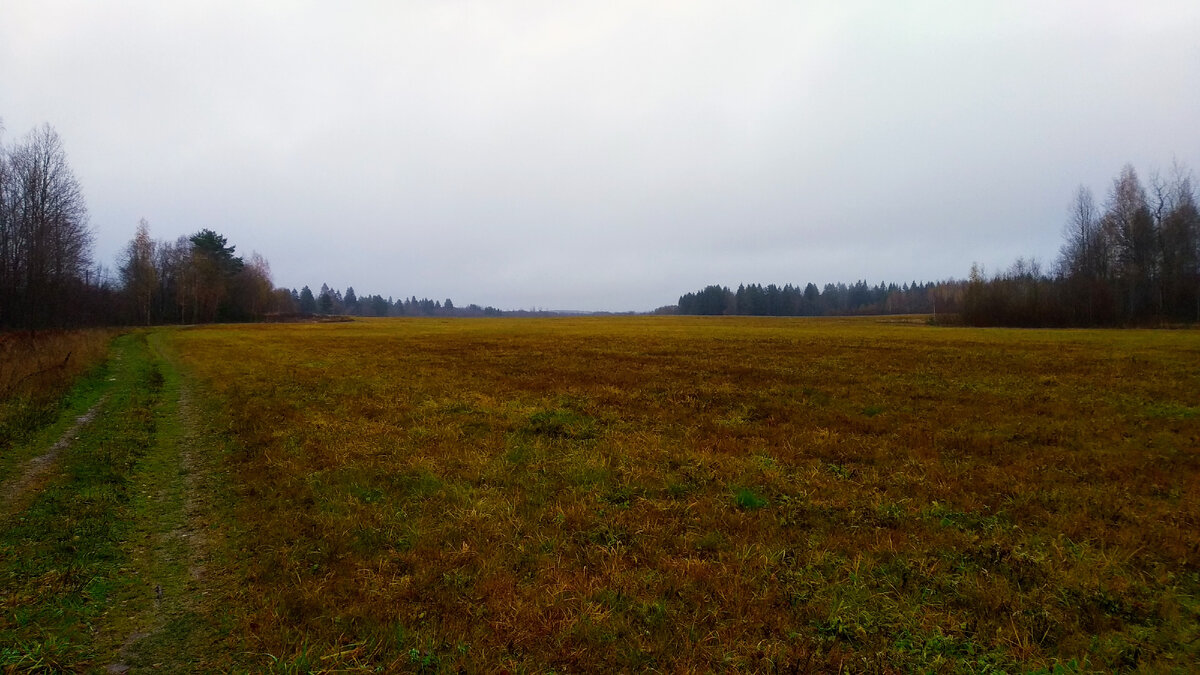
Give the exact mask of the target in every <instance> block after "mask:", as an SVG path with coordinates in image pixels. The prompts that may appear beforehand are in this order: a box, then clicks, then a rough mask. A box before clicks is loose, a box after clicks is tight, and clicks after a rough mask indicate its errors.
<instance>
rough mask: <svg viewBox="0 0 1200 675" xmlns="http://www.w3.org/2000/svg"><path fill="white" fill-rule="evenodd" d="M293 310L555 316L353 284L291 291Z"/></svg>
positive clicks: (368, 314)
mask: <svg viewBox="0 0 1200 675" xmlns="http://www.w3.org/2000/svg"><path fill="white" fill-rule="evenodd" d="M290 303H291V307H292V308H293V310H292V311H295V312H299V313H300V314H315V315H341V316H381V317H382V316H456V317H483V316H554V315H556V313H555V312H546V311H540V310H501V309H497V308H495V307H492V306H490V305H489V306H487V307H481V306H479V305H476V304H470V305H466V306H458V305H455V304H454V301H453V300H451V299H450V298H446V299H445V300H444V301H443V300H430V299H429V298H421V299H419V300H418V299H417V296H415V295H414V296H412V297H408V298H392V297H391V296H388V297H386V298H385V297H383V296H382V295H378V294H374V295H359V294H358V293H356V292H355V290H354V287H353V286H348V287H347V288H346V291H345V293H343V292H341V291H339V290H337V289H335V288H330V287H329V285H328V284H321V289H320V290H319V291H317V292H316V293H313V291H312V289H311V288H309V287H308V286H304V287H303V288H301V289H300V290H299V291H297V290H295V289H293V290H292V291H291V292H290Z"/></svg>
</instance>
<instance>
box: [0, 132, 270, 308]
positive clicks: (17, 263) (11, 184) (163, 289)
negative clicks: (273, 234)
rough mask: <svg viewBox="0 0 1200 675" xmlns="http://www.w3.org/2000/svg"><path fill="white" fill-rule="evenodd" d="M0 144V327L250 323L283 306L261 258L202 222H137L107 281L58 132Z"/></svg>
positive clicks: (29, 136)
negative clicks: (167, 229)
mask: <svg viewBox="0 0 1200 675" xmlns="http://www.w3.org/2000/svg"><path fill="white" fill-rule="evenodd" d="M2 131H3V129H2V128H0V132H2ZM2 141H3V138H0V330H6V329H25V330H34V329H42V328H62V327H71V326H82V325H103V324H109V325H113V324H130V323H134V324H143V325H146V324H156V323H202V322H209V321H248V320H254V319H259V318H262V317H263V316H264V315H266V314H268V313H271V312H277V311H281V308H286V307H290V303H291V297H290V295H289V293H288V291H287V290H286V289H280V290H275V289H273V288H272V285H271V271H270V266H269V265H268V264H267V261H266V260H265V259H263V257H262V256H260V255H258V254H253V255H252V256H251V257H250V260H249V261H246V260H243V259H242V258H241V257H239V256H237V255H235V254H234V247H233V246H232V245H229V244H228V242H227V240H226V239H225V237H224V236H222V235H220V234H218V233H216V232H215V231H213V230H210V229H203V230H200V231H199V232H197V233H195V234H193V235H191V236H187V237H180V238H179V239H177V240H175V241H155V240H154V239H152V238H151V237H150V231H149V225H148V224H147V223H146V221H145V220H142V222H141V223H139V224H138V227H137V231H136V233H135V234H134V237H133V239H132V240H131V241H130V242H129V244H128V245H127V246H126V247H125V249H124V251H123V252H122V254H121V258H120V260H119V261H118V265H119V270H118V271H119V273H118V275H117V278H116V279H113V278H112V277H110V275H109V274H108V273H107V272H106V271H105V269H104V267H102V266H100V265H95V264H94V261H93V251H92V247H93V240H92V232H91V229H90V228H89V226H88V212H87V205H86V204H85V203H84V199H83V191H82V189H81V188H80V185H79V182H78V180H76V178H75V174H74V173H73V172H72V171H71V167H70V165H69V164H68V162H67V155H66V152H65V151H64V150H63V145H62V141H61V139H60V138H59V136H58V133H57V132H56V131H54V129H53V128H52V127H50V126H49V125H44V126H42V127H40V128H38V129H34V130H33V131H31V132H30V133H29V134H28V135H27V136H26V137H25V138H24V139H23V140H22V141H20V142H17V143H15V144H12V145H9V144H5V143H3V142H2Z"/></svg>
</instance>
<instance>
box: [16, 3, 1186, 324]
mask: <svg viewBox="0 0 1200 675" xmlns="http://www.w3.org/2000/svg"><path fill="white" fill-rule="evenodd" d="M0 14H2V17H0V118H2V119H3V121H4V126H5V128H6V129H7V131H6V134H5V138H6V139H7V141H9V142H11V141H13V140H16V139H18V138H20V137H21V136H23V135H24V134H25V133H26V132H27V131H28V130H29V129H30V128H32V127H33V126H35V125H39V124H41V123H49V124H51V125H52V126H54V127H55V128H56V129H57V130H58V132H59V134H60V135H61V137H62V139H63V142H64V144H65V146H66V149H67V152H68V154H69V156H70V161H71V165H72V166H73V168H74V169H75V172H76V174H77V176H78V178H79V180H80V182H81V184H82V186H83V188H84V192H85V195H86V198H87V203H88V206H89V208H90V212H91V224H92V226H93V228H94V229H95V231H96V242H97V250H96V254H97V257H98V258H99V259H100V260H101V261H103V262H105V263H106V264H109V265H110V266H111V265H113V264H114V263H113V261H114V260H115V258H116V256H117V253H118V251H119V250H120V248H121V247H122V246H123V245H124V244H125V243H126V242H127V241H128V240H129V239H130V238H131V237H132V235H133V232H134V228H135V227H136V224H137V222H138V219H139V218H142V217H145V218H146V219H148V220H149V222H150V226H151V233H152V234H153V235H154V236H156V237H159V238H172V239H173V238H175V237H177V236H179V235H181V234H190V233H192V232H195V231H196V230H198V229H200V228H203V227H209V228H212V229H214V230H217V231H218V232H221V233H222V234H224V235H226V236H227V237H228V238H229V240H230V242H231V243H233V244H235V245H237V247H238V251H239V252H240V253H246V254H248V253H250V252H251V251H252V250H253V251H258V252H259V253H261V254H263V255H264V256H265V257H266V258H267V259H268V260H269V261H270V262H271V266H272V269H273V272H274V277H275V282H276V284H278V285H282V286H287V287H297V288H298V287H300V286H301V285H303V284H309V285H311V286H313V287H314V289H315V288H318V287H319V286H320V284H321V283H323V282H325V283H328V284H329V285H330V286H332V287H335V288H339V289H344V288H345V287H346V286H347V285H353V286H354V288H355V289H356V291H358V293H359V294H363V293H381V294H383V295H385V296H386V295H395V296H409V295H414V294H415V295H417V296H429V297H431V298H435V299H443V298H445V297H451V298H453V299H454V300H455V302H457V303H459V304H465V303H469V302H476V303H479V304H485V305H486V304H491V305H495V306H498V307H502V308H530V307H540V308H549V309H596V310H645V309H651V308H653V307H656V306H658V305H662V304H669V303H672V302H674V301H675V299H676V298H678V296H679V295H680V294H681V293H683V292H686V291H690V290H695V289H697V288H700V287H701V286H703V285H705V284H708V283H721V284H728V285H731V286H736V285H737V284H738V283H740V282H761V283H779V284H783V283H801V284H802V283H805V282H808V281H814V282H817V283H818V284H819V285H820V284H824V283H825V282H828V281H838V280H844V281H847V282H852V281H854V280H857V279H866V280H868V281H870V282H872V283H875V282H878V281H897V282H900V281H905V280H913V279H918V280H938V279H943V278H947V277H963V276H965V275H966V274H967V272H968V270H969V268H970V265H971V263H972V262H980V263H982V264H984V265H985V266H987V267H988V268H991V269H994V268H1000V267H1004V266H1007V264H1008V263H1010V262H1011V261H1012V260H1013V259H1014V258H1015V257H1017V256H1030V255H1033V256H1037V257H1039V258H1041V259H1042V260H1044V261H1045V262H1047V263H1050V262H1052V261H1053V258H1054V256H1055V254H1056V252H1057V250H1058V246H1059V243H1060V232H1061V228H1062V225H1063V223H1064V221H1065V219H1066V210H1067V205H1068V202H1069V201H1070V200H1071V198H1072V196H1073V193H1074V190H1075V188H1076V187H1077V186H1078V185H1080V184H1085V185H1089V186H1091V187H1092V188H1093V189H1094V190H1096V192H1097V195H1098V196H1099V197H1100V198H1103V197H1104V196H1105V194H1106V193H1107V191H1108V187H1109V185H1110V183H1111V180H1112V178H1113V177H1115V176H1116V175H1117V173H1118V171H1119V170H1120V168H1121V166H1122V165H1123V164H1124V163H1126V162H1131V163H1132V164H1133V165H1134V166H1135V167H1136V168H1137V169H1138V171H1139V173H1140V174H1141V176H1142V178H1143V180H1145V179H1147V178H1148V177H1149V173H1150V172H1151V171H1152V170H1154V169H1159V170H1161V171H1163V172H1164V173H1165V172H1166V170H1167V169H1169V167H1170V165H1171V163H1172V161H1173V160H1176V159H1177V160H1179V161H1180V162H1183V163H1186V164H1188V165H1189V166H1190V167H1192V168H1193V169H1194V170H1200V2H1196V1H1195V0H1179V1H1174V2H1167V1H1162V2H1156V1H1153V0H1146V1H1139V2H1128V1H1122V2H1105V1H1078V2H1046V1H1045V0H1039V1H1034V2H1015V1H1009V0H1005V1H1004V2H1000V1H996V2H982V1H979V2H974V1H963V0H953V1H947V2H890V1H889V2H799V1H790V2H749V1H745V0H741V1H738V2H703V1H687V2H621V1H614V0H605V1H604V2H594V3H592V2H558V1H553V2H498V1H494V0H492V1H483V2H337V3H334V2H245V1H244V0H237V1H232V2H182V1H179V0H172V1H170V2H162V1H161V0H159V1H154V2H94V1H91V0H81V1H79V2H56V1H50V0H5V1H4V3H3V8H2V10H0Z"/></svg>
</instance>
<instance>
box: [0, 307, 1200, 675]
mask: <svg viewBox="0 0 1200 675" xmlns="http://www.w3.org/2000/svg"><path fill="white" fill-rule="evenodd" d="M151 338H152V342H154V341H158V342H161V343H162V345H164V346H163V349H164V350H166V351H167V352H169V353H170V354H171V355H172V356H171V358H170V359H168V360H165V361H162V365H161V366H160V368H161V369H162V370H163V371H164V372H166V373H167V374H168V377H167V378H166V384H165V385H159V388H157V389H145V388H143V392H151V393H152V394H153V395H154V396H155V397H158V398H160V399H164V400H168V401H169V399H170V396H171V395H172V394H171V392H173V391H175V389H177V388H180V387H182V388H183V390H185V391H187V390H189V388H191V387H194V388H195V391H196V393H197V396H198V397H199V398H201V399H202V404H201V403H197V404H195V405H194V406H191V407H192V409H193V410H194V411H196V412H195V413H194V414H193V415H192V416H191V418H186V419H185V418H179V419H183V421H182V422H177V423H172V424H177V425H182V427H181V428H175V427H174V426H172V425H166V426H163V423H161V422H160V426H159V428H161V429H163V430H164V431H165V432H167V436H168V437H174V436H178V437H179V438H182V439H189V438H190V439H193V440H191V441H188V442H187V443H183V441H180V443H182V444H183V445H184V446H185V447H191V450H190V451H189V452H190V453H191V454H192V455H197V453H200V455H198V456H202V457H204V458H206V459H204V460H203V461H200V460H192V461H190V462H184V465H186V466H187V467H189V470H190V471H192V472H200V473H204V472H207V473H205V475H206V476H207V478H206V479H204V480H205V481H207V482H204V481H201V484H203V485H204V486H205V487H204V491H203V492H202V493H201V495H200V496H199V498H200V499H201V501H204V496H205V495H209V497H208V501H210V502H212V503H211V504H210V505H209V506H207V507H204V506H203V504H201V506H193V507H190V508H188V509H184V508H182V507H180V508H179V509H176V510H175V511H173V512H172V513H178V512H183V511H187V512H189V513H190V512H200V513H203V514H206V515H205V516H204V518H205V520H204V522H203V525H204V528H203V529H204V531H205V532H207V534H206V535H205V536H204V537H203V538H202V541H201V542H200V547H201V548H204V549H205V552H203V553H193V554H191V555H192V556H193V557H196V556H199V557H201V558H203V559H204V560H205V572H204V575H203V576H202V577H197V578H194V579H191V580H188V579H185V578H184V573H183V572H181V571H178V570H177V571H175V572H172V569H174V568H175V567H180V566H181V565H182V563H180V562H178V560H182V559H185V558H187V555H186V554H185V553H180V554H178V555H176V556H174V557H172V556H169V555H168V556H166V557H165V558H164V559H165V560H166V561H167V562H166V563H162V564H160V565H159V567H160V568H162V570H163V571H161V572H160V574H162V575H165V577H164V578H168V579H176V580H177V581H176V585H177V586H179V587H180V588H189V589H192V590H191V592H192V593H193V594H194V595H195V597H196V598H202V599H200V600H198V601H194V602H191V603H190V604H188V606H187V607H186V615H185V613H183V610H180V612H179V615H180V616H184V618H186V619H187V620H186V621H184V622H183V623H182V624H180V626H182V627H171V626H168V627H167V628H164V629H161V630H158V632H157V633H155V634H154V637H153V638H152V639H151V640H149V644H151V645H152V646H154V645H157V646H156V647H155V649H159V650H160V651H161V652H162V653H170V647H171V645H172V641H173V640H174V641H177V643H178V644H177V646H179V647H180V648H181V649H184V652H183V653H185V654H186V649H200V647H199V646H198V645H203V658H204V660H205V662H206V663H211V664H214V666H213V667H221V668H235V667H236V668H248V669H251V670H260V669H264V668H273V669H276V670H280V671H293V672H295V671H316V670H350V669H364V670H384V671H394V670H416V671H430V672H432V671H439V670H440V671H456V670H458V669H460V668H461V669H465V670H466V671H468V672H479V671H496V670H503V669H507V670H509V671H511V672H544V671H551V670H554V671H558V672H579V671H612V670H660V671H680V670H699V671H713V670H756V671H773V670H784V671H787V670H792V669H795V670H799V671H802V672H803V671H805V670H815V671H831V670H848V671H851V672H862V671H877V672H911V671H914V670H928V671H933V672H987V671H1007V672H1028V671H1037V670H1045V671H1052V670H1055V669H1056V668H1057V669H1060V670H1065V671H1067V672H1074V671H1080V672H1087V671H1097V670H1099V671H1107V670H1143V671H1153V672H1161V671H1179V672H1188V671H1192V670H1194V668H1195V664H1196V663H1197V662H1200V639H1198V638H1197V635H1200V333H1197V332H1196V331H1018V330H975V329H959V328H934V327H928V326H924V325H921V324H920V323H919V322H911V323H905V322H896V321H881V320H877V319H854V320H812V319H797V320H779V319H690V318H677V317H653V318H627V317H622V318H611V319H593V318H581V319H550V320H531V319H522V320H500V319H497V320H491V319H488V320H448V321H447V320H433V319H430V320H378V321H357V322H354V323H349V324H325V325H257V326H236V327H212V328H197V329H185V330H167V331H162V332H158V333H156V334H153V335H152V336H151ZM176 363H177V364H178V367H179V372H180V373H182V374H183V375H182V376H181V377H183V378H184V379H185V380H186V382H185V383H184V385H180V384H178V382H177V376H176V375H175V374H174V373H175V366H174V365H173V364H176ZM147 405H150V406H151V408H153V407H154V406H155V405H157V406H159V408H163V409H170V410H174V408H172V407H171V405H168V404H167V403H151V404H147ZM184 407H187V406H184ZM161 414H162V413H160V417H161ZM171 419H176V418H171ZM189 420H190V421H189ZM189 426H190V427H193V429H192V431H188V430H187V428H186V427H189ZM181 429H182V430H181ZM197 430H206V431H203V433H201V431H197ZM151 431H153V428H152V429H151ZM204 434H208V435H207V436H205V435H204ZM159 435H162V434H159ZM195 439H207V440H204V441H203V442H201V441H198V440H195ZM147 456H151V457H153V456H155V453H154V452H148V454H147ZM205 462H207V464H206V463H205ZM143 464H145V462H144V461H142V463H141V464H139V463H138V462H137V460H136V457H135V459H134V465H135V467H137V466H142V465H143ZM205 467H207V468H205ZM152 468H153V467H151V468H150V469H146V471H149V473H147V474H146V475H155V474H154V473H153V470H152ZM160 473H162V472H161V471H160ZM164 475H165V474H164ZM64 480H65V479H64ZM189 480H190V479H189ZM197 480H198V479H197ZM66 484H67V485H70V483H69V482H68V483H66ZM190 484H191V483H189V485H190ZM184 488H187V486H184V487H183V488H179V489H178V490H176V492H178V493H180V494H183V495H185V496H184V497H178V498H176V499H177V500H180V499H182V500H184V501H187V499H188V498H187V497H186V495H187V494H189V493H188V491H187V489H184ZM188 489H193V488H188ZM193 491H194V489H193ZM191 499H193V500H195V499H196V498H195V497H193V498H191ZM160 501H161V500H160ZM131 504H132V505H131V506H130V508H131V509H132V510H133V511H134V512H135V513H143V514H146V513H151V514H152V513H153V512H148V511H146V509H145V508H143V507H139V506H138V505H137V500H136V498H135V499H133V500H132V502H131ZM159 508H160V510H161V509H162V508H163V507H161V506H160V507H159ZM166 517H167V516H165V515H161V516H156V517H153V518H150V521H154V520H155V518H158V520H162V519H163V518H166ZM190 517H192V516H188V518H190ZM184 520H187V518H184ZM13 523H14V521H13V520H12V519H10V520H8V521H5V522H4V523H2V524H0V526H3V527H7V528H10V530H9V532H10V533H11V531H12V530H11V528H12V527H16V526H15V525H14V524H13ZM142 527H143V529H147V531H151V530H153V527H152V526H150V525H145V526H142ZM180 528H186V525H183V524H177V525H172V526H171V528H167V529H168V531H175V530H178V529H180ZM160 529H163V528H162V527H160ZM12 538H13V536H12V535H11V534H10V535H9V540H12ZM16 546H17V544H13V545H12V547H10V548H8V549H6V550H5V552H6V554H10V553H11V552H12V551H14V550H16V548H15V547H16ZM149 548H150V549H151V550H153V549H154V546H152V545H151V546H150V547H149ZM115 549H116V550H118V551H119V550H123V549H121V546H120V545H117V546H115ZM113 555H114V556H118V557H119V556H120V555H121V554H119V553H113ZM141 556H142V558H143V559H147V560H151V562H147V563H145V565H149V566H150V567H149V568H153V564H152V562H153V561H152V558H153V556H148V555H147V554H146V553H145V552H144V551H143V553H142V554H141ZM136 559H137V556H134V560H135V562H136ZM172 561H175V562H172ZM134 567H135V568H136V565H134ZM0 583H4V584H8V585H9V587H10V592H8V594H7V595H5V596H4V602H6V603H8V604H9V606H6V607H5V617H7V618H6V619H5V620H6V621H8V623H9V624H10V626H11V624H12V618H11V617H13V616H14V611H15V610H14V609H13V607H12V603H13V600H12V598H14V597H17V596H16V595H14V592H12V591H11V589H12V587H14V586H17V587H19V586H20V585H21V583H23V582H21V580H20V579H19V578H17V577H14V576H12V575H11V574H10V576H9V577H8V578H6V579H0ZM94 602H97V603H101V604H102V603H103V602H104V600H103V599H100V600H96V601H94ZM85 604H86V603H85ZM17 609H20V608H17ZM126 613H127V614H128V613H129V612H128V610H127V611H126ZM89 616H91V615H89ZM97 616H99V615H97ZM141 620H142V621H143V622H146V621H149V619H146V618H143V619H141ZM130 621H132V620H130ZM128 622H129V621H127V623H128ZM93 623H94V625H95V626H99V628H95V627H94V628H93V630H94V631H95V632H97V633H98V634H99V633H102V632H103V631H102V630H101V628H103V625H104V620H103V619H102V618H97V619H95V621H94V622H93ZM151 623H152V622H151ZM159 623H160V624H161V623H162V621H160V622H159ZM214 626H215V627H217V628H212V627H214ZM4 629H5V628H4V625H0V630H4ZM9 630H17V629H15V628H11V627H10V628H9ZM20 630H25V633H21V635H22V639H25V640H26V641H27V642H28V641H29V640H32V639H34V637H33V636H34V634H33V633H32V632H31V631H29V630H26V629H24V628H22V629H20ZM51 632H52V631H51ZM118 632H120V631H118ZM81 639H82V638H81ZM23 644H24V643H23ZM189 645H190V646H189ZM31 649H32V648H30V649H26V652H29V653H32V652H31V651H30V650H31ZM96 649H101V650H102V647H97V648H96ZM147 649H148V648H147ZM125 651H126V653H127V655H128V653H129V652H130V650H129V648H128V647H126V648H125ZM132 651H133V652H137V650H136V649H134V650H132ZM176 653H178V652H176ZM89 658H91V659H92V661H91V663H93V664H95V663H105V662H107V661H105V658H104V656H103V655H102V654H97V655H93V656H92V657H89ZM138 658H141V659H142V660H141V661H138V660H137V659H138ZM110 660H111V659H110ZM126 661H128V662H130V663H133V664H134V665H137V664H138V663H145V664H148V665H153V663H152V662H153V658H151V657H150V656H146V655H145V654H143V655H142V656H138V654H137V653H133V654H132V656H128V658H126Z"/></svg>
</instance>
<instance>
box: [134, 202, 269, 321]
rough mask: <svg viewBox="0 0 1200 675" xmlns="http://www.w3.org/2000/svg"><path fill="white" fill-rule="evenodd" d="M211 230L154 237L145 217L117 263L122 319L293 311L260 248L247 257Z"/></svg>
mask: <svg viewBox="0 0 1200 675" xmlns="http://www.w3.org/2000/svg"><path fill="white" fill-rule="evenodd" d="M235 250H236V247H234V246H232V245H230V244H229V243H228V241H227V240H226V238H225V237H224V236H223V235H221V234H218V233H217V232H215V231H213V230H210V229H207V228H206V229H202V230H200V231H199V232H196V233H195V234H193V235H191V236H182V237H179V238H178V239H176V240H174V241H171V240H161V241H158V240H154V239H152V238H151V237H150V227H149V224H148V223H147V222H146V221H145V219H143V220H142V221H141V222H140V223H138V227H137V232H136V233H135V234H134V237H133V239H132V240H131V241H130V242H129V244H128V245H127V246H126V247H125V251H124V253H123V254H122V256H121V260H120V267H119V272H120V274H119V278H120V293H119V298H120V300H121V302H120V304H119V306H118V307H117V312H116V314H117V318H119V319H120V320H121V322H122V323H137V324H143V325H150V324H161V323H208V322H213V321H253V320H258V319H262V318H263V317H264V316H266V315H267V314H272V313H279V312H286V311H290V310H291V297H290V294H289V293H288V291H287V289H275V288H274V287H273V286H272V284H271V267H270V265H269V264H268V263H267V261H266V259H264V258H263V257H262V256H260V255H259V254H257V253H254V254H252V255H251V256H250V260H249V261H246V260H244V259H242V258H241V257H239V256H237V255H235Z"/></svg>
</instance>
